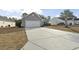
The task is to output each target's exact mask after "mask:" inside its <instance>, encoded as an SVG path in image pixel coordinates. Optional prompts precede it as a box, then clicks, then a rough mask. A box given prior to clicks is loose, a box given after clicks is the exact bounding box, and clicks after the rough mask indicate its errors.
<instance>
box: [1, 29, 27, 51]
mask: <svg viewBox="0 0 79 59" xmlns="http://www.w3.org/2000/svg"><path fill="white" fill-rule="evenodd" d="M27 41H28V39H27V35H26V33H25V31H24V29H23V28H5V29H4V28H1V29H0V50H20V49H21V48H22V47H23V46H24V45H25V43H26V42H27Z"/></svg>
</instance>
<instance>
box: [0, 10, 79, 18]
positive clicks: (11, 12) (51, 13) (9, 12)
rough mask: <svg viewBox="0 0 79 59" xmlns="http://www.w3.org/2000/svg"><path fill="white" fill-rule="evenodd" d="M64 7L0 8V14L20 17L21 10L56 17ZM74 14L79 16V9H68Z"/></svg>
mask: <svg viewBox="0 0 79 59" xmlns="http://www.w3.org/2000/svg"><path fill="white" fill-rule="evenodd" d="M63 10H64V9H36V10H33V9H29V10H24V9H18V10H13V9H12V10H3V9H0V15H1V16H10V17H16V18H20V17H21V15H22V13H23V12H26V13H28V14H29V13H31V12H36V13H39V14H42V15H44V16H51V17H57V16H59V15H60V13H61V12H62V11H63ZM70 10H71V11H72V12H73V14H74V15H76V16H77V17H78V16H79V9H70Z"/></svg>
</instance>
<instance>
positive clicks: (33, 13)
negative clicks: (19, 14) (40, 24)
mask: <svg viewBox="0 0 79 59" xmlns="http://www.w3.org/2000/svg"><path fill="white" fill-rule="evenodd" d="M31 15H35V16H36V17H38V18H39V19H40V20H41V19H42V18H41V17H40V16H39V15H38V14H37V13H35V12H32V13H31V14H29V15H27V16H26V17H25V18H24V19H25V20H27V19H26V18H28V17H29V16H31Z"/></svg>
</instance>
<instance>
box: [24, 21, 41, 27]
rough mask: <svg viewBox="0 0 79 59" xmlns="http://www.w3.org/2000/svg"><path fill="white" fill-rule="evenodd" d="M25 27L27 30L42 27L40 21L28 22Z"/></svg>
mask: <svg viewBox="0 0 79 59" xmlns="http://www.w3.org/2000/svg"><path fill="white" fill-rule="evenodd" d="M25 27H26V28H36V27H40V21H26V23H25Z"/></svg>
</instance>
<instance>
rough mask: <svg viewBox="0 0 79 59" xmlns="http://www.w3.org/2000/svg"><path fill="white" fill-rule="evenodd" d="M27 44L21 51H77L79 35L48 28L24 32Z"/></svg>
mask: <svg viewBox="0 0 79 59" xmlns="http://www.w3.org/2000/svg"><path fill="white" fill-rule="evenodd" d="M26 31H27V32H26V33H27V36H28V40H29V41H28V43H27V44H25V46H24V47H23V48H22V50H77V49H79V34H78V33H72V32H65V31H60V30H55V29H48V28H36V29H28V30H26Z"/></svg>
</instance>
